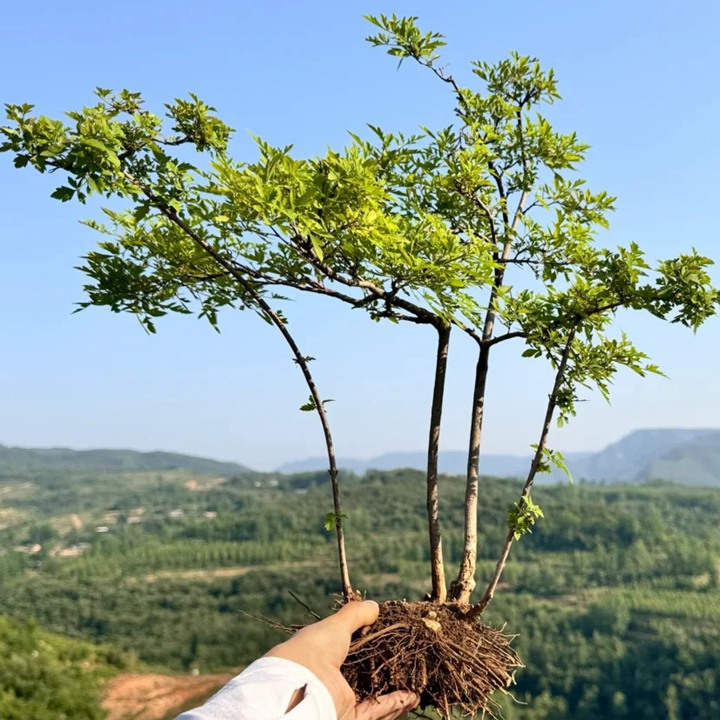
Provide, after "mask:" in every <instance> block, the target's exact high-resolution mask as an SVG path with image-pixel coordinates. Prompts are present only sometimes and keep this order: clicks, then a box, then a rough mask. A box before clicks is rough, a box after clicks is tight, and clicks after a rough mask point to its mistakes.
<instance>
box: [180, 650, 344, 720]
mask: <svg viewBox="0 0 720 720" xmlns="http://www.w3.org/2000/svg"><path fill="white" fill-rule="evenodd" d="M303 687H304V688H305V696H304V698H303V699H302V700H301V701H300V703H298V705H297V706H296V707H294V708H293V709H292V710H291V711H290V712H287V708H288V705H289V704H290V700H291V699H292V697H293V694H294V693H295V691H296V690H299V689H301V688H303ZM336 719H337V714H336V712H335V703H334V702H333V699H332V697H331V695H330V693H329V692H328V689H327V688H326V687H325V686H324V685H323V684H322V683H321V682H320V681H319V680H318V679H317V677H315V675H314V674H313V673H312V672H310V670H308V669H307V668H306V667H303V666H302V665H298V664H297V663H295V662H293V661H292V660H286V659H285V658H278V657H263V658H260V659H259V660H256V661H255V662H254V663H252V664H251V665H248V667H247V668H246V669H245V670H243V672H241V673H240V674H239V675H237V676H236V677H234V678H233V679H232V680H230V682H229V683H228V684H227V685H225V687H223V688H222V689H221V690H220V691H219V692H218V693H216V694H215V695H214V696H213V697H212V698H210V700H208V701H207V702H206V703H205V704H204V705H203V706H202V707H199V708H197V709H196V710H189V711H188V712H186V713H183V714H182V715H180V716H179V717H178V718H177V720H336Z"/></svg>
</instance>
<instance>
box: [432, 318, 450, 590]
mask: <svg viewBox="0 0 720 720" xmlns="http://www.w3.org/2000/svg"><path fill="white" fill-rule="evenodd" d="M437 332H438V346H437V358H436V360H435V385H434V387H433V398H432V407H431V410H430V436H429V439H428V464H427V517H428V531H429V535H430V569H431V576H432V591H431V594H430V599H431V600H432V601H434V602H445V598H446V596H447V588H446V586H445V567H444V563H443V554H442V535H441V533H440V519H439V512H438V454H439V451H440V423H441V420H442V409H443V396H444V393H445V376H446V371H447V358H448V350H449V348H450V326H449V325H448V326H444V325H443V326H438V327H437Z"/></svg>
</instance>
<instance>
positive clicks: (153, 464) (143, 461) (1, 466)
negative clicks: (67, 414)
mask: <svg viewBox="0 0 720 720" xmlns="http://www.w3.org/2000/svg"><path fill="white" fill-rule="evenodd" d="M32 468H35V469H59V468H77V469H83V470H130V471H131V470H135V471H140V470H189V471H190V472H196V473H201V474H203V475H235V474H238V473H245V472H251V471H250V470H249V468H247V467H245V466H244V465H240V464H238V463H232V462H219V461H217V460H209V459H207V458H199V457H193V456H190V455H182V454H179V453H170V452H138V451H136V450H70V449H68V448H20V447H8V446H6V445H0V470H15V469H17V470H21V469H32Z"/></svg>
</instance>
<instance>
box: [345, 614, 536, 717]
mask: <svg viewBox="0 0 720 720" xmlns="http://www.w3.org/2000/svg"><path fill="white" fill-rule="evenodd" d="M467 610H468V608H460V607H457V606H454V605H449V604H447V605H445V604H435V603H429V602H398V601H388V602H385V603H382V604H381V605H380V616H379V617H378V620H377V622H376V623H375V624H374V625H372V626H371V627H369V628H364V629H363V630H361V631H360V632H359V633H358V634H357V636H356V637H355V638H354V639H353V642H352V644H351V646H350V654H349V655H348V657H347V660H346V661H345V664H344V665H343V668H342V672H343V675H344V676H345V678H346V679H347V681H348V683H349V684H350V685H351V686H352V688H353V689H354V690H355V693H356V694H357V696H358V698H359V699H360V700H364V699H366V698H372V697H377V696H378V695H382V694H384V693H388V692H392V691H393V690H412V691H413V692H415V693H417V694H418V695H419V696H420V706H421V707H422V708H426V707H432V708H434V709H435V710H436V711H437V712H439V713H440V714H441V716H443V717H445V718H449V717H450V712H451V710H452V709H453V708H455V709H458V710H460V711H461V712H463V713H465V714H466V715H468V716H472V715H475V714H477V713H482V712H484V713H487V714H488V715H490V716H492V717H496V716H497V714H498V711H499V706H498V703H497V701H496V700H494V699H493V693H494V692H495V691H496V690H500V691H501V692H507V688H508V687H509V686H510V685H512V684H513V683H514V681H515V678H514V674H515V670H516V669H517V668H519V667H522V663H521V662H520V659H519V658H518V656H517V654H516V652H515V651H514V650H513V648H512V647H511V642H512V640H513V638H514V636H510V635H506V634H504V633H503V632H502V631H500V630H496V629H494V628H491V627H489V626H487V625H483V624H481V623H480V622H479V621H477V620H473V619H470V618H469V617H468V615H467Z"/></svg>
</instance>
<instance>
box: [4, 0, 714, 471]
mask: <svg viewBox="0 0 720 720" xmlns="http://www.w3.org/2000/svg"><path fill="white" fill-rule="evenodd" d="M377 12H386V13H389V12H396V13H398V14H413V15H418V16H420V22H421V25H422V26H424V27H426V28H427V29H432V30H437V31H440V32H443V33H444V34H445V35H447V37H448V43H449V44H448V47H447V48H445V51H444V53H443V57H444V59H445V61H446V62H447V63H448V65H449V68H450V71H451V72H453V74H455V75H456V76H457V77H458V78H459V79H460V80H461V81H463V82H464V81H465V80H466V79H467V80H468V82H469V72H468V67H469V66H468V63H469V61H470V60H474V59H483V60H495V59H500V58H502V57H504V56H505V55H506V54H507V52H508V51H510V50H513V49H515V50H517V51H519V52H520V53H522V54H530V55H536V56H538V57H539V58H540V60H541V61H542V63H543V65H544V66H546V67H547V66H552V67H554V68H555V71H556V76H557V78H558V80H559V84H560V91H561V94H562V95H563V98H564V99H563V101H562V102H561V103H559V104H557V105H556V106H554V107H553V108H552V109H551V111H550V113H549V115H550V117H551V119H552V120H553V122H554V123H555V124H556V126H557V127H558V128H560V129H563V130H565V131H570V130H575V131H577V132H578V134H579V136H580V137H581V139H583V140H585V141H587V142H589V143H590V144H591V145H592V149H591V150H590V153H589V158H588V161H587V162H586V163H585V164H584V166H583V167H582V170H581V173H582V175H583V176H584V177H585V178H587V179H588V182H589V185H590V186H591V187H592V188H594V189H606V190H608V191H609V192H611V193H612V194H614V195H617V196H618V203H617V211H616V212H615V213H614V214H613V216H612V217H611V223H612V225H611V231H610V233H608V234H606V235H604V236H603V241H604V242H607V243H609V244H614V243H627V242H630V241H631V240H635V241H637V242H639V243H640V244H641V245H642V246H643V247H645V248H646V250H647V252H648V254H649V256H650V257H651V258H656V257H663V256H670V255H672V254H676V253H679V252H682V251H683V250H685V249H687V248H689V247H691V246H694V247H696V248H697V249H698V250H699V251H701V252H703V253H705V254H707V255H709V256H711V257H714V258H716V259H718V258H720V252H719V251H718V247H719V245H718V240H717V235H718V231H717V213H716V203H717V198H718V194H719V193H718V190H719V189H720V187H719V186H720V181H719V180H718V168H719V167H720V150H719V149H718V143H717V142H716V140H715V134H716V132H717V131H716V127H715V126H716V125H717V118H718V116H720V100H718V93H717V72H718V66H719V65H720V62H719V61H720V45H719V44H718V42H717V36H716V33H717V28H718V27H719V26H720V5H718V4H717V3H715V2H711V1H710V0H704V1H700V0H695V1H693V0H684V1H682V2H680V1H679V0H672V1H670V0H665V1H662V0H655V1H653V2H649V1H646V0H635V1H634V2H627V1H623V2H621V1H619V0H610V1H608V2H604V3H589V2H588V3H578V2H570V1H569V0H565V1H560V0H551V1H549V2H542V3H538V2H536V1H535V0H518V1H516V2H513V3H498V2H495V3H487V2H479V1H475V2H445V3H437V2H426V1H425V0H422V1H416V2H396V3H389V2H382V3H381V2H345V3H343V2H337V1H335V2H330V1H323V2H319V1H310V0H304V1H303V2H290V1H289V0H274V1H268V2H250V1H247V0H245V1H236V2H230V1H229V0H225V1H224V2H220V1H219V0H209V1H206V2H203V3H196V2H192V3H191V2H184V1H177V0H176V1H175V2H166V1H165V0H159V1H158V0H144V1H143V2H139V1H138V0H126V1H124V2H113V1H109V2H105V3H96V2H87V1H86V0H82V1H77V0H75V1H72V0H70V1H68V2H65V3H54V2H49V0H43V1H41V2H40V3H12V4H10V5H8V7H7V8H6V9H5V10H4V12H3V20H4V22H3V25H2V28H0V68H1V69H0V100H2V101H3V102H33V103H35V105H36V106H37V108H38V111H40V112H42V113H46V114H58V113H61V112H62V111H64V110H69V109H72V108H74V107H77V106H80V105H82V104H87V103H90V102H91V101H92V89H93V88H94V87H95V86H98V85H100V86H104V87H112V88H116V89H120V88H123V87H127V88H130V89H132V90H141V91H142V92H143V93H144V94H145V96H146V98H147V100H148V104H149V107H150V108H151V109H154V110H156V111H158V112H159V111H160V110H161V107H162V103H163V102H165V101H167V100H170V99H172V98H174V97H178V96H184V95H186V94H187V93H188V92H195V93H196V94H198V95H199V96H200V97H201V98H203V99H204V100H206V101H207V102H209V103H210V104H212V105H214V106H215V107H217V109H218V111H219V114H220V116H221V117H222V118H223V119H224V120H225V121H226V122H228V123H229V124H230V125H232V126H233V127H235V128H236V129H237V131H238V132H237V134H236V136H235V138H234V140H233V150H234V154H235V155H236V156H238V157H241V158H248V157H252V153H253V145H252V142H251V140H250V138H249V133H251V132H252V133H255V134H257V135H260V136H262V137H263V138H265V139H267V140H269V141H270V142H272V143H276V144H280V143H283V144H286V143H293V144H294V145H295V148H296V150H297V152H298V153H299V154H307V155H312V154H316V153H321V152H323V151H324V150H325V148H326V147H327V146H328V145H330V146H340V145H342V144H344V143H345V142H346V138H347V134H346V133H347V131H348V130H352V131H357V130H360V131H361V130H362V129H363V127H364V125H365V123H373V124H377V125H380V126H382V127H383V128H385V129H387V130H395V129H400V130H412V129H413V128H415V127H416V126H417V125H420V124H423V125H428V126H440V125H442V124H447V123H448V122H449V121H450V119H451V108H452V102H451V98H450V97H449V96H448V94H447V92H446V89H445V88H444V87H442V86H441V84H440V83H438V82H437V81H434V79H433V78H432V77H431V76H430V75H429V74H428V73H423V72H422V71H421V69H420V68H416V67H413V66H412V65H411V64H410V63H406V64H405V65H403V67H402V68H401V69H400V71H396V63H395V62H394V61H393V60H392V59H391V58H388V57H387V56H386V55H385V54H384V53H383V52H382V51H380V50H378V49H373V48H371V47H370V46H369V45H367V44H366V43H364V42H363V38H364V37H365V36H366V35H367V34H368V32H369V27H368V26H367V24H366V23H365V21H363V20H362V19H361V15H362V14H363V13H377ZM53 187H54V182H53V178H48V177H40V176H37V175H34V174H33V173H32V172H31V171H29V170H28V171H23V172H18V171H16V170H14V169H13V168H12V164H11V162H10V158H9V157H7V156H0V338H1V340H0V370H1V371H2V372H1V373H0V443H4V444H11V445H25V446H58V445H62V446H71V447H76V448H88V447H100V446H103V447H132V448H137V449H148V450H149V449H168V450H176V451H180V452H187V453H192V454H199V455H208V456H212V457H218V458H223V459H232V460H237V461H240V462H244V463H246V464H248V465H250V466H252V467H256V468H258V469H271V468H273V467H276V466H277V465H280V464H281V463H283V462H285V461H288V460H291V459H295V458H298V457H305V456H308V455H318V454H321V453H322V448H323V445H322V437H321V433H320V429H319V426H318V424H317V420H316V418H315V417H314V416H312V415H309V414H305V413H300V412H298V411H297V409H296V408H297V407H298V406H299V405H300V404H301V403H302V402H304V400H305V399H306V397H307V392H306V390H305V388H304V386H303V383H302V379H301V377H300V375H299V373H298V371H297V369H296V367H295V366H294V365H293V364H292V362H291V361H290V357H289V354H288V351H287V349H286V347H285V346H284V345H283V343H282V341H281V339H280V338H279V336H276V334H275V333H274V332H273V331H272V330H271V329H270V328H269V327H268V326H266V325H265V324H264V323H262V322H261V321H259V320H258V319H257V318H256V317H254V316H252V315H250V314H228V315H226V316H224V317H223V318H222V330H223V332H222V334H221V335H217V334H216V333H214V332H213V331H212V330H211V329H210V328H209V327H208V326H206V325H204V324H202V322H200V321H197V320H194V319H192V318H187V317H180V318H170V319H167V320H165V321H162V322H160V324H159V328H158V334H157V335H156V336H153V337H149V336H147V335H145V334H144V333H143V331H142V330H141V328H140V326H139V324H138V323H137V321H136V320H135V319H134V318H132V317H130V316H121V315H113V314H111V313H110V312H109V311H106V310H104V309H91V310H88V311H85V312H83V313H80V314H76V315H73V314H71V312H72V310H73V303H75V302H77V301H80V300H82V299H83V293H82V284H83V276H82V275H81V274H80V273H79V272H77V271H76V270H73V266H75V265H77V264H78V259H79V257H80V256H81V255H82V254H83V253H84V252H87V251H88V250H89V249H90V248H92V246H93V244H94V242H95V240H96V238H95V237H94V235H93V233H92V232H91V231H90V230H88V229H87V228H84V227H82V226H80V225H79V224H78V220H79V219H81V218H83V217H86V216H88V214H92V212H94V211H93V209H92V208H82V207H75V206H72V205H69V204H65V205H62V204H60V203H57V202H56V201H53V200H51V199H50V198H49V193H50V192H51V191H52V189H53ZM713 274H714V278H715V280H716V282H720V272H719V271H718V270H717V269H715V270H713ZM287 314H288V315H289V316H290V318H291V322H292V326H293V328H294V330H295V332H296V334H297V335H298V338H299V340H300V342H301V344H302V347H303V349H304V351H305V352H307V353H308V354H312V355H314V356H316V357H317V358H318V360H317V363H316V365H315V372H316V374H317V380H318V383H319V385H320V388H321V393H322V394H323V395H324V396H326V397H332V398H335V399H336V402H335V403H334V404H333V405H332V406H329V409H331V411H332V415H331V417H332V420H333V422H334V432H335V435H336V443H337V446H338V450H339V453H340V454H341V455H345V456H361V457H366V456H370V455H374V454H378V453H381V452H386V451H390V450H416V449H421V448H422V447H423V446H424V445H425V442H426V440H425V437H426V432H427V415H428V408H429V399H430V389H431V388H430V380H431V372H432V363H433V352H434V348H433V345H434V338H433V337H432V333H431V332H430V331H427V330H426V329H424V328H416V327H395V326H386V325H376V324H374V323H371V322H370V321H368V320H366V319H365V318H364V317H363V316H361V315H360V314H359V313H349V312H348V311H347V308H345V307H335V306H333V305H328V304H327V303H321V302H319V301H308V300H307V298H304V299H303V300H302V302H296V303H293V304H292V305H291V306H290V307H288V308H287ZM619 326H620V327H621V328H622V329H624V330H626V331H627V332H628V333H629V334H630V335H631V337H633V338H634V339H635V340H636V341H637V344H638V345H639V346H640V347H641V349H643V350H645V351H646V352H648V353H649V354H650V355H651V356H652V357H653V359H654V360H655V361H657V362H658V363H659V364H660V365H661V367H662V368H663V369H664V370H665V371H666V372H667V373H668V375H669V376H670V380H663V379H659V378H658V379H654V378H653V379H649V380H644V381H643V380H640V379H638V378H636V377H634V376H633V377H630V376H629V374H621V375H620V376H619V377H618V380H617V382H616V387H615V392H614V400H613V405H612V406H611V407H608V406H607V405H606V404H605V403H604V402H603V401H602V400H601V399H600V398H599V397H598V396H596V395H589V396H588V397H587V399H588V402H585V403H582V404H581V407H580V412H579V414H578V417H577V418H576V420H575V421H574V423H573V424H571V425H570V426H569V427H568V428H564V429H563V430H562V431H560V432H558V431H556V432H555V434H554V437H553V442H552V443H551V444H554V445H555V446H556V447H559V448H561V449H566V450H584V449H597V448H600V447H602V446H604V445H606V444H608V443H609V442H612V441H613V440H615V439H617V438H619V437H620V436H621V435H623V434H625V433H627V432H629V431H631V430H633V429H636V428H641V427H674V426H677V427H719V426H720V411H718V405H719V403H718V400H720V380H719V379H718V374H717V370H716V368H717V365H718V356H719V355H720V333H719V331H720V321H718V320H713V321H711V322H709V323H707V325H706V326H704V327H703V328H702V329H701V330H700V331H699V333H698V334H697V335H696V336H693V335H692V333H690V332H688V331H683V330H681V329H680V328H677V327H674V326H665V325H664V324H663V323H661V322H659V321H656V320H650V319H646V318H645V319H642V318H634V317H631V316H622V317H620V318H619ZM502 350H503V352H499V353H497V355H496V358H495V362H494V373H495V376H494V377H495V382H494V385H493V389H492V391H491V393H490V396H489V401H488V415H487V431H486V441H485V450H486V451H488V452H508V453H516V454H519V453H524V452H527V448H528V445H529V443H531V442H534V441H535V440H536V437H537V434H538V432H539V426H540V422H541V419H542V406H543V402H544V400H545V399H546V397H547V392H548V386H547V380H548V372H547V370H546V369H544V368H543V367H542V366H541V365H540V364H533V363H532V362H530V361H527V360H523V361H519V360H518V359H517V358H516V357H515V356H516V355H518V354H519V352H520V346H515V348H513V349H511V350H510V351H508V350H506V349H505V348H502ZM451 351H452V358H451V366H450V377H449V383H448V397H447V406H446V423H445V427H444V430H443V440H442V444H443V447H445V448H447V449H461V448H463V447H464V446H465V444H466V438H467V432H468V415H469V393H470V390H471V384H472V370H473V362H474V356H473V354H474V350H473V347H472V346H471V345H470V344H469V343H467V342H465V341H464V339H463V338H461V337H457V338H455V341H454V344H453V347H452V349H451Z"/></svg>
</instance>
